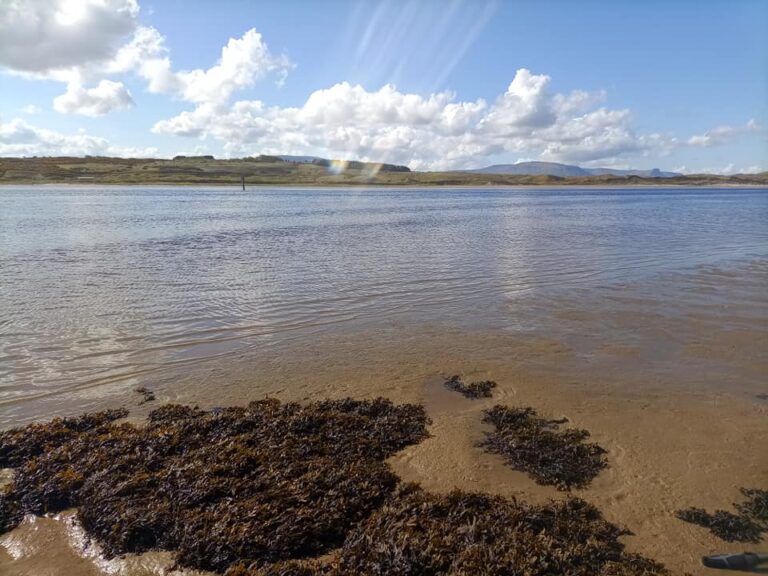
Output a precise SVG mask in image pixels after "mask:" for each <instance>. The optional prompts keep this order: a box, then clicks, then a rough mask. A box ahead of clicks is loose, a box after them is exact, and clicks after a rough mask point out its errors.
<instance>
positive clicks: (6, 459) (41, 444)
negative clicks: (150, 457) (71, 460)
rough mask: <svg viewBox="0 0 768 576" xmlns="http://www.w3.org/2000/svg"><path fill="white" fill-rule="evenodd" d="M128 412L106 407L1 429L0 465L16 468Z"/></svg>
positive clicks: (123, 416) (0, 466)
mask: <svg viewBox="0 0 768 576" xmlns="http://www.w3.org/2000/svg"><path fill="white" fill-rule="evenodd" d="M126 416H128V410H125V409H123V408H121V409H118V410H106V411H105V412H97V413H95V414H84V415H82V416H78V417H77V418H54V419H53V420H51V421H50V422H46V423H44V424H30V425H29V426H26V427H24V428H16V429H13V430H8V431H7V432H2V433H0V468H16V467H18V466H21V465H22V464H23V463H24V462H26V461H27V460H29V459H31V458H34V457H35V456H39V455H41V454H44V453H47V452H49V451H50V450H52V449H53V448H55V447H57V446H61V445H62V444H65V443H67V442H68V441H70V440H75V439H77V438H78V437H79V436H80V435H81V434H83V433H86V432H91V431H94V430H98V429H99V428H100V427H102V426H105V425H107V424H109V423H110V422H114V421H115V420H118V419H120V418H125V417H126Z"/></svg>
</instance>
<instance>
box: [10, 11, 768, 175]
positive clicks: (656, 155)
mask: <svg viewBox="0 0 768 576" xmlns="http://www.w3.org/2000/svg"><path fill="white" fill-rule="evenodd" d="M0 4H2V11H1V12H0V70H2V73H0V155H5V156H10V155H54V154H74V155H82V154H109V155H142V156H173V155H175V154H177V153H195V152H199V153H209V154H214V155H216V156H221V157H227V156H231V157H239V156H246V155H254V154H259V153H286V154H316V155H321V156H329V157H343V158H360V159H368V160H374V161H387V162H397V163H404V164H408V165H410V166H411V167H413V168H417V169H446V168H467V167H475V166H483V165H487V164H491V163H500V162H515V161H520V160H550V161H562V162H568V163H576V164H582V165H591V166H598V165H601V166H602V165H604V166H616V167H627V166H631V167H638V168H652V167H660V168H662V169H668V170H672V169H677V170H682V171H687V172H696V171H715V172H737V171H755V170H766V169H768V145H767V144H766V124H768V2H765V1H747V0H730V1H720V2H714V1H710V2H707V1H698V2H695V1H653V0H645V1H642V2H629V1H627V2H619V1H613V2H608V1H582V2H572V1H571V2H567V1H561V2H555V1H546V0H545V1H533V0H530V1H518V2H513V1H506V2H502V1H496V2H483V1H481V0H466V1H459V0H457V1H450V0H442V1H437V0H432V1H429V0H421V1H415V0H413V1H407V0H391V1H389V2H365V1H359V2H342V1H297V0H293V1H291V0H285V1H281V2H277V1H274V2H254V1H245V0H243V1H236V0H225V1H221V2H213V1H202V0H198V1H182V0H162V1H158V0H155V1H150V0H146V1H138V2H137V1H136V0H24V1H21V0H19V1H16V0H0ZM225 46H227V48H226V49H225V50H224V52H223V51H222V49H223V48H224V47H225Z"/></svg>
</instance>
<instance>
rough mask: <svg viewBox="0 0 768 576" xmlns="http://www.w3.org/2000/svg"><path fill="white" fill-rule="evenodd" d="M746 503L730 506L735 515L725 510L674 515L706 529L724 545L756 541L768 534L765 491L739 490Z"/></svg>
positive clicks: (697, 511)
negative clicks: (735, 512) (765, 533)
mask: <svg viewBox="0 0 768 576" xmlns="http://www.w3.org/2000/svg"><path fill="white" fill-rule="evenodd" d="M741 493H742V494H743V495H744V497H745V498H746V500H744V501H743V502H739V503H736V504H734V507H735V508H736V510H737V511H738V514H734V513H733V512H728V511H727V510H715V511H714V512H711V513H710V512H707V511H706V510H704V509H703V508H695V507H691V508H686V509H685V510H678V511H677V512H675V516H677V518H679V519H680V520H683V521H685V522H690V523H691V524H696V525H697V526H702V527H703V528H708V529H709V531H710V532H712V534H714V535H715V536H717V537H718V538H720V539H721V540H725V541H727V542H751V543H757V542H759V541H760V538H761V536H762V533H763V532H768V490H760V489H757V488H742V489H741Z"/></svg>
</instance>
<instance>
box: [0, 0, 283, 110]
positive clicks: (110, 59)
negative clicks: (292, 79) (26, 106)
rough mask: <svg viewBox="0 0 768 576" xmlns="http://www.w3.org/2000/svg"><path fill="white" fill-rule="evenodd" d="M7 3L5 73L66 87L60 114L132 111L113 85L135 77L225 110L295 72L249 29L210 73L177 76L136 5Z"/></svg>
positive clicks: (88, 0)
mask: <svg viewBox="0 0 768 576" xmlns="http://www.w3.org/2000/svg"><path fill="white" fill-rule="evenodd" d="M2 2H3V5H2V10H0V70H4V71H5V72H9V73H13V74H20V75H23V76H25V77H28V78H46V79H53V80H57V81H60V82H65V83H66V84H67V91H66V92H65V93H64V94H62V95H61V96H59V97H57V98H56V100H55V101H54V109H55V110H57V111H59V112H64V113H76V114H84V115H88V116H100V115H103V114H106V113H108V112H110V111H112V110H120V109H125V108H127V107H129V106H130V105H132V103H133V101H132V99H131V98H130V95H129V94H128V92H127V90H126V89H125V87H124V86H123V85H122V83H121V82H117V81H115V80H113V79H112V80H110V79H108V78H109V77H111V76H114V75H124V74H137V75H138V76H139V77H141V78H143V79H144V80H145V81H146V82H147V89H148V90H149V91H150V92H153V93H162V94H171V95H173V96H176V97H178V98H180V99H183V100H186V101H189V102H194V103H204V102H219V103H220V102H225V101H226V100H228V99H229V98H230V96H231V95H232V94H233V93H234V92H235V91H237V90H241V89H243V88H248V87H250V86H252V85H253V84H254V83H255V82H256V81H257V80H258V79H259V78H261V77H263V76H264V75H266V74H268V73H270V72H275V73H277V75H278V82H282V81H284V79H285V75H286V74H287V72H288V70H290V69H291V68H292V66H293V65H292V64H291V62H290V61H289V60H288V58H287V57H286V56H283V55H275V54H272V53H271V52H270V51H269V49H268V47H267V45H266V43H265V42H264V40H263V38H262V36H261V34H259V33H258V32H257V31H256V30H254V29H250V30H248V31H247V32H245V34H243V35H242V36H241V37H240V38H230V39H229V41H228V42H227V44H226V45H225V46H224V47H223V48H222V51H221V56H220V58H219V59H218V61H217V62H216V63H215V64H214V65H213V66H211V67H210V68H208V69H201V68H197V69H193V70H182V71H174V70H173V68H172V62H171V59H170V56H169V51H168V49H167V47H166V46H165V38H164V37H163V35H162V34H161V33H160V32H159V31H157V30H156V29H155V28H152V27H149V26H143V25H141V24H140V23H139V20H138V16H139V5H138V2H137V1H136V0H2ZM92 83H96V84H97V85H96V86H95V87H94V88H84V86H85V85H86V84H92Z"/></svg>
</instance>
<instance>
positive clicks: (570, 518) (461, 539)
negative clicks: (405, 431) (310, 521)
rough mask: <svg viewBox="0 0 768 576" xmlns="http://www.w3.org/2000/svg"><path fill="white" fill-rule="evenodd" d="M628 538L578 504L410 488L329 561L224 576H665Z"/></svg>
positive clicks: (585, 505)
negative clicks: (625, 540) (637, 552)
mask: <svg viewBox="0 0 768 576" xmlns="http://www.w3.org/2000/svg"><path fill="white" fill-rule="evenodd" d="M624 534H628V532H627V531H625V530H622V529H620V528H619V527H617V526H615V525H613V524H611V523H609V522H607V521H606V520H605V519H604V518H603V517H602V515H601V514H600V512H599V511H598V510H597V509H596V508H595V507H593V506H592V505H591V504H588V503H586V502H584V501H583V500H579V499H576V498H570V499H567V500H565V501H551V502H549V503H548V504H545V505H537V506H534V505H530V504H525V503H522V502H519V501H517V500H514V499H508V498H503V497H500V496H491V495H487V494H476V493H467V492H461V491H454V492H451V493H449V494H446V495H437V494H430V493H428V492H425V491H423V490H421V489H420V488H418V487H416V486H415V485H412V484H411V485H406V486H402V487H401V488H399V489H398V491H397V492H396V493H395V494H394V495H393V496H392V497H391V498H390V499H389V500H388V501H387V502H386V503H385V504H384V506H382V507H381V508H380V509H379V510H378V511H376V512H374V513H373V514H372V515H371V516H370V517H369V518H368V519H366V520H364V521H363V522H361V523H360V524H359V525H358V526H357V527H356V528H354V529H353V530H352V531H351V532H350V534H349V535H348V536H347V538H346V540H345V542H344V545H343V547H342V548H341V550H340V551H339V552H338V554H337V555H336V556H335V558H333V559H332V560H331V561H330V562H328V563H325V564H321V563H314V564H306V563H303V564H296V563H286V564H282V565H273V566H268V567H260V566H258V565H256V564H254V565H252V566H251V567H250V568H249V567H245V566H238V567H237V568H236V569H233V570H232V571H231V572H230V573H229V574H228V575H227V576H321V575H322V576H380V575H384V574H386V575H398V576H421V575H432V576H442V575H445V576H466V575H512V574H521V575H526V576H545V575H547V576H549V575H552V574H569V575H573V576H587V575H589V576H630V575H632V576H638V575H646V576H651V575H666V574H669V572H667V570H666V569H665V568H664V567H663V566H662V565H661V564H658V563H656V562H654V561H652V560H649V559H646V558H644V557H641V556H639V555H635V554H631V553H628V552H626V551H625V550H624V545H623V544H622V543H621V542H620V540H619V538H620V537H621V536H622V535H624Z"/></svg>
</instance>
